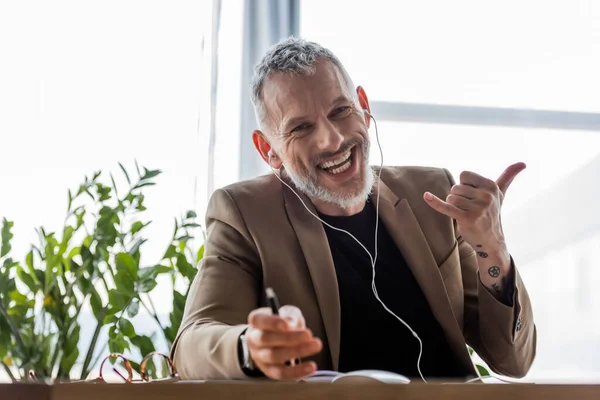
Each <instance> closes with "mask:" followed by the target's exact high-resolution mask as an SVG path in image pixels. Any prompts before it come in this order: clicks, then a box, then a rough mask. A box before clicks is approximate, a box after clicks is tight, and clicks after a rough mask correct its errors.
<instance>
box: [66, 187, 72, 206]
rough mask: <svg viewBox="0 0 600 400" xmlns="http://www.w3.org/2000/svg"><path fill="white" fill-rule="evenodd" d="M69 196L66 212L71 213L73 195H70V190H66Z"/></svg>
mask: <svg viewBox="0 0 600 400" xmlns="http://www.w3.org/2000/svg"><path fill="white" fill-rule="evenodd" d="M67 192H68V194H69V205H68V206H67V211H71V205H72V204H73V194H72V193H71V189H68V190H67Z"/></svg>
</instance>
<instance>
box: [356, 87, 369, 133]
mask: <svg viewBox="0 0 600 400" xmlns="http://www.w3.org/2000/svg"><path fill="white" fill-rule="evenodd" d="M356 94H357V95H358V102H359V104H360V108H362V109H363V110H367V111H368V112H369V113H370V112H371V107H370V106H369V98H368V97H367V93H366V92H365V89H363V87H362V86H357V87H356ZM365 123H366V124H367V128H368V127H370V126H371V117H370V116H369V115H368V114H365Z"/></svg>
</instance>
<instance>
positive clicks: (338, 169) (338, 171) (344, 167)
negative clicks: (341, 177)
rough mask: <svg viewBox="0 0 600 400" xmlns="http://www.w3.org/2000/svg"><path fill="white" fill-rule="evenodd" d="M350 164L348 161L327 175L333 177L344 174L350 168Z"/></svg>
mask: <svg viewBox="0 0 600 400" xmlns="http://www.w3.org/2000/svg"><path fill="white" fill-rule="evenodd" d="M351 164H352V162H351V161H350V160H348V161H346V162H345V163H344V164H343V165H342V166H341V167H337V168H334V169H332V170H330V171H329V173H330V174H334V175H335V174H339V173H340V172H344V171H345V170H347V169H348V168H350V165H351Z"/></svg>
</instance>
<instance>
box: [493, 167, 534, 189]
mask: <svg viewBox="0 0 600 400" xmlns="http://www.w3.org/2000/svg"><path fill="white" fill-rule="evenodd" d="M525 168H527V166H526V165H525V163H522V162H518V163H515V164H513V165H511V166H509V167H508V168H506V169H505V170H504V172H503V173H502V175H500V177H499V178H498V180H497V181H496V184H497V185H498V188H500V191H502V193H506V190H507V189H508V187H509V186H510V184H511V183H512V181H513V179H515V177H516V176H517V175H518V174H519V173H520V172H521V171H523V170H524V169H525Z"/></svg>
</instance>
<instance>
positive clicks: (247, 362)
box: [240, 334, 254, 369]
mask: <svg viewBox="0 0 600 400" xmlns="http://www.w3.org/2000/svg"><path fill="white" fill-rule="evenodd" d="M240 339H241V341H242V350H243V354H244V368H248V369H254V363H253V362H252V357H250V350H248V344H247V343H246V335H245V334H244V335H242V336H241V337H240Z"/></svg>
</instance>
